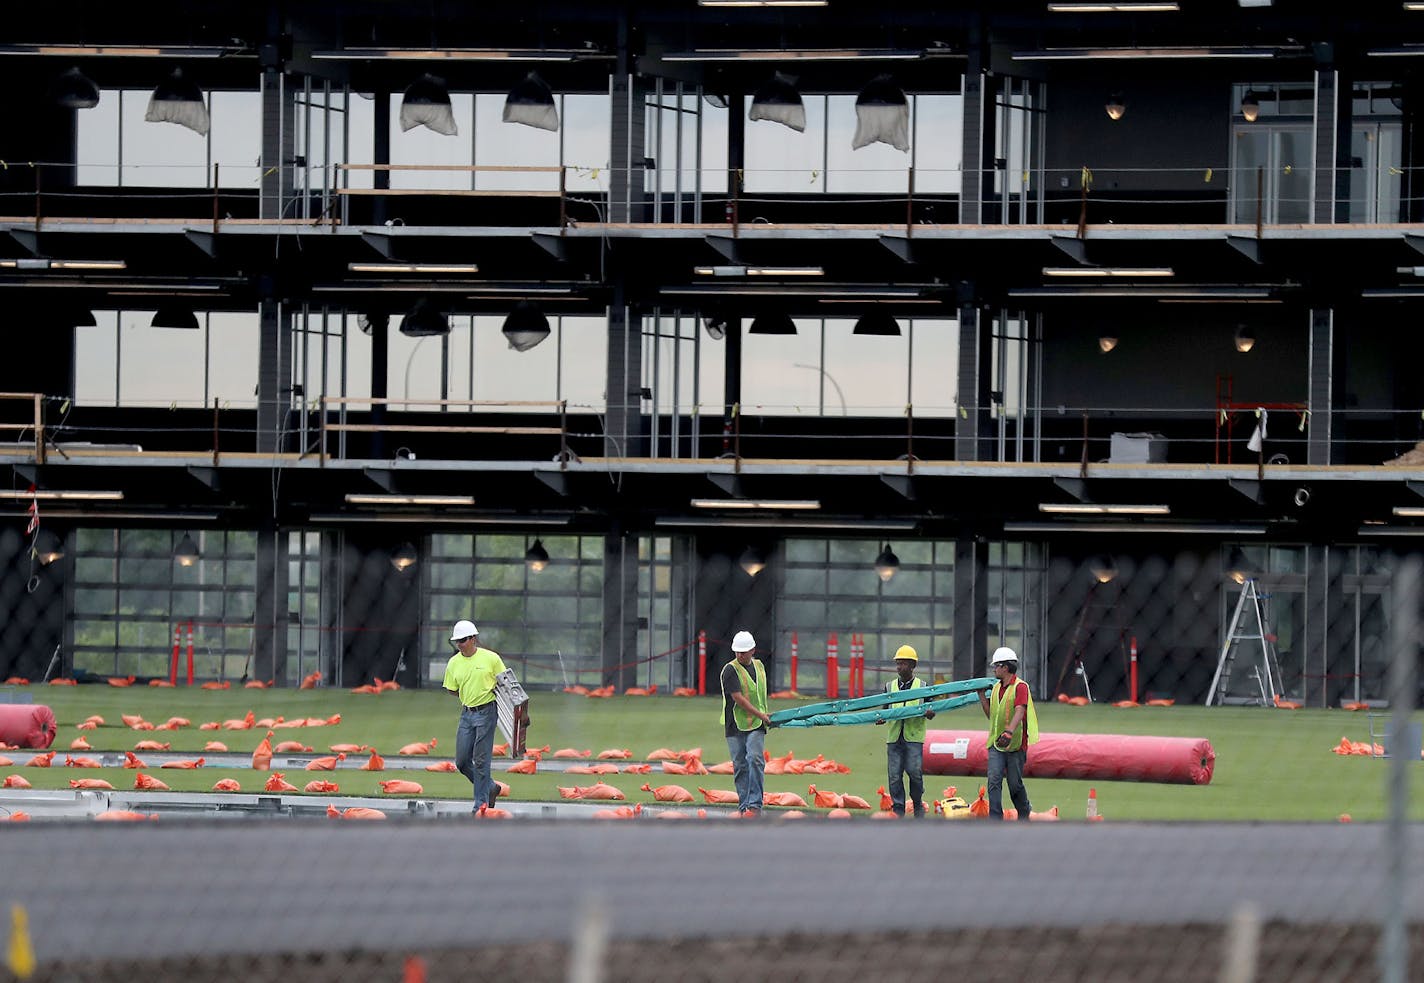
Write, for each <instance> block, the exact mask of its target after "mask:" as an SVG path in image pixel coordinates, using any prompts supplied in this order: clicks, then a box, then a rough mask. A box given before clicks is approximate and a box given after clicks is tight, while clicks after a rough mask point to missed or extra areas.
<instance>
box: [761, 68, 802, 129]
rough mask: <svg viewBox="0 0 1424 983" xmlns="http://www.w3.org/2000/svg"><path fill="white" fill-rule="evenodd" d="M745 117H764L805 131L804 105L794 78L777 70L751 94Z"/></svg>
mask: <svg viewBox="0 0 1424 983" xmlns="http://www.w3.org/2000/svg"><path fill="white" fill-rule="evenodd" d="M747 119H752V120H756V119H765V120H770V121H771V122H773V123H780V124H781V125H782V126H786V127H790V128H791V129H793V130H795V131H796V132H797V133H804V132H806V107H805V105H804V104H803V103H802V102H801V93H800V92H799V91H797V89H796V79H795V77H794V76H791V75H784V74H782V73H781V72H777V73H776V74H775V75H773V76H772V77H771V81H769V82H767V83H766V84H765V85H763V86H762V87H761V88H760V89H757V90H756V92H755V93H753V94H752V106H751V109H749V110H747Z"/></svg>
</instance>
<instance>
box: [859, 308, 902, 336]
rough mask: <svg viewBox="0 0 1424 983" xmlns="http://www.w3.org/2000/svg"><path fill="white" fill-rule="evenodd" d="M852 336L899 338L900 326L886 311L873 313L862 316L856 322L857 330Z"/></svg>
mask: <svg viewBox="0 0 1424 983" xmlns="http://www.w3.org/2000/svg"><path fill="white" fill-rule="evenodd" d="M851 334H863V335H882V336H885V337H899V335H900V325H899V323H898V322H897V321H896V320H895V319H894V318H893V317H891V316H890V315H889V314H888V313H886V312H885V311H878V310H877V311H871V312H870V313H868V314H862V315H861V317H860V319H859V320H857V321H856V322H855V328H854V330H852V331H851Z"/></svg>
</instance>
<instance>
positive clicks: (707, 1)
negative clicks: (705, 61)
mask: <svg viewBox="0 0 1424 983" xmlns="http://www.w3.org/2000/svg"><path fill="white" fill-rule="evenodd" d="M829 5H830V0H697V6H699V7H826V6H829Z"/></svg>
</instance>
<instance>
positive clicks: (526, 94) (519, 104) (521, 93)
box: [504, 72, 559, 131]
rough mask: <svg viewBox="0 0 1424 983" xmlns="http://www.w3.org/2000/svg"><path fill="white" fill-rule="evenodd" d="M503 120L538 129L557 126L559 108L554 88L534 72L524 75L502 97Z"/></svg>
mask: <svg viewBox="0 0 1424 983" xmlns="http://www.w3.org/2000/svg"><path fill="white" fill-rule="evenodd" d="M504 121H505V122H506V123H523V124H524V125H525V126H532V127H535V128H536V129H540V130H554V131H557V130H558V128H559V109H558V106H557V105H556V104H555V103H554V90H553V89H551V88H549V83H548V82H545V81H544V80H543V79H541V78H540V77H539V76H538V74H536V73H535V72H530V73H529V74H528V75H526V76H524V78H523V79H521V80H520V81H519V82H518V83H517V84H516V85H515V86H514V88H512V89H510V90H509V95H508V96H506V97H505V99H504Z"/></svg>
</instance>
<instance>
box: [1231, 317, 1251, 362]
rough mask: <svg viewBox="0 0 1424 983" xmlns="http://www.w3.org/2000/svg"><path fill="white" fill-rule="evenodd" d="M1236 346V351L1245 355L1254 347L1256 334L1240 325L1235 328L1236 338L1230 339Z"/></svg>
mask: <svg viewBox="0 0 1424 983" xmlns="http://www.w3.org/2000/svg"><path fill="white" fill-rule="evenodd" d="M1232 341H1233V343H1234V344H1235V345H1236V350H1237V351H1238V352H1240V353H1241V354H1243V355H1245V354H1246V353H1247V352H1249V351H1250V350H1251V349H1253V348H1255V347H1256V332H1254V331H1252V330H1251V329H1250V328H1249V327H1247V326H1246V325H1244V324H1242V325H1239V326H1238V327H1237V328H1236V336H1235V337H1234V338H1233V339H1232Z"/></svg>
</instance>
